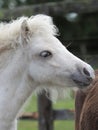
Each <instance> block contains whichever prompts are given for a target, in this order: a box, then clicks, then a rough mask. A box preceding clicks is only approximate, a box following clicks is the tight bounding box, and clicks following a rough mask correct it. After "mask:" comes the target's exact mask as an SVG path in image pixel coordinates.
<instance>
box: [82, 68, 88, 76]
mask: <svg viewBox="0 0 98 130" xmlns="http://www.w3.org/2000/svg"><path fill="white" fill-rule="evenodd" d="M83 72H84V74H85V75H86V76H90V73H89V71H88V70H87V69H86V68H83Z"/></svg>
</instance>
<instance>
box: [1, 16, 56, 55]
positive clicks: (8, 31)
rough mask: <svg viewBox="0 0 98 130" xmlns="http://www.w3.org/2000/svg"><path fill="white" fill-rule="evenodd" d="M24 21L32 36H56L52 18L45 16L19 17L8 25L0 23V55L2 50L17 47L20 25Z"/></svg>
mask: <svg viewBox="0 0 98 130" xmlns="http://www.w3.org/2000/svg"><path fill="white" fill-rule="evenodd" d="M24 20H26V21H27V24H28V27H29V29H30V32H31V34H32V36H35V35H42V36H45V35H57V31H58V30H57V28H56V27H55V25H54V24H53V22H52V18H51V17H49V16H46V15H41V14H40V15H36V16H31V17H30V18H28V17H20V18H18V19H16V20H13V21H11V22H9V23H0V53H1V52H3V51H4V50H7V49H11V48H15V47H16V46H19V44H20V43H19V37H20V35H21V25H22V23H23V21H24Z"/></svg>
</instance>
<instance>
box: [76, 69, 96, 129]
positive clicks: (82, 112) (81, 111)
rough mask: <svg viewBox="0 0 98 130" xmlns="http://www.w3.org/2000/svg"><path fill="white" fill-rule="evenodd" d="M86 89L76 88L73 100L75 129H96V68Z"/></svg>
mask: <svg viewBox="0 0 98 130" xmlns="http://www.w3.org/2000/svg"><path fill="white" fill-rule="evenodd" d="M95 74H96V78H95V80H94V81H93V83H92V84H91V86H90V87H89V88H88V89H87V90H85V91H84V90H83V91H82V90H78V92H77V94H76V100H75V107H76V108H75V109H76V119H75V130H98V70H96V71H95Z"/></svg>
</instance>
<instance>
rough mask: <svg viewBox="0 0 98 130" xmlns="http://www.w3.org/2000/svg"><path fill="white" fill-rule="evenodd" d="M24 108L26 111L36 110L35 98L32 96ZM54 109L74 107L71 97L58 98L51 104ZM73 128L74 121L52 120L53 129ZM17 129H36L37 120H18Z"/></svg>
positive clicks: (65, 129) (68, 129) (66, 129)
mask: <svg viewBox="0 0 98 130" xmlns="http://www.w3.org/2000/svg"><path fill="white" fill-rule="evenodd" d="M29 102H30V103H28V104H27V107H26V108H25V111H26V112H32V111H37V98H36V96H32V98H31V100H30V101H29ZM53 108H54V109H65V108H66V109H74V100H73V99H71V98H70V99H63V100H58V101H57V102H56V103H54V104H53ZM60 129H62V130H74V121H54V130H60ZM18 130H38V122H37V121H23V120H22V121H19V123H18Z"/></svg>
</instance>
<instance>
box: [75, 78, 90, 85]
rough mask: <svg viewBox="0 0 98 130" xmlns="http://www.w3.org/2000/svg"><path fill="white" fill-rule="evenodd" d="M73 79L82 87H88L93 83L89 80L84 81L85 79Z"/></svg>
mask: <svg viewBox="0 0 98 130" xmlns="http://www.w3.org/2000/svg"><path fill="white" fill-rule="evenodd" d="M73 81H74V82H75V83H76V84H77V85H78V86H80V87H87V86H89V85H90V84H91V82H92V81H88V82H83V81H79V80H75V79H73Z"/></svg>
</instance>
